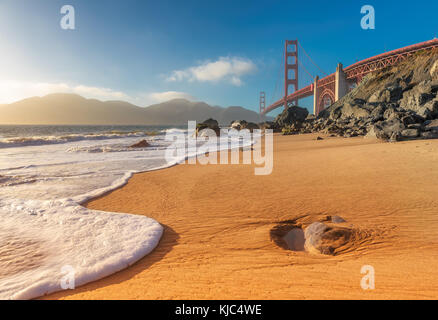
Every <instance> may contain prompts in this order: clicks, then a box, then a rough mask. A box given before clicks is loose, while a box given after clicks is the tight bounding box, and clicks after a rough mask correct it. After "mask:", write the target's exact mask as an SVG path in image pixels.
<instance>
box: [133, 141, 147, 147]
mask: <svg viewBox="0 0 438 320" xmlns="http://www.w3.org/2000/svg"><path fill="white" fill-rule="evenodd" d="M149 146H150V144H149V143H148V142H147V141H146V140H141V141H140V142H137V143H135V144H133V145H132V146H130V148H147V147H149Z"/></svg>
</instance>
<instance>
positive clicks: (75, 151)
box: [0, 126, 251, 299]
mask: <svg viewBox="0 0 438 320" xmlns="http://www.w3.org/2000/svg"><path fill="white" fill-rule="evenodd" d="M166 132H172V133H173V134H176V135H182V136H184V137H187V135H188V133H187V130H184V129H183V128H169V127H168V128H165V127H141V126H124V127H120V126H117V127H108V126H0V218H1V220H0V299H30V298H35V297H38V296H42V295H45V294H48V293H51V292H55V291H59V290H63V289H65V283H69V284H70V285H72V283H74V286H76V287H77V286H80V285H82V284H85V283H87V282H90V281H93V280H97V279H99V278H102V277H105V276H107V275H110V274H112V273H114V272H117V271H119V270H121V269H124V268H126V267H128V266H129V265H131V264H133V263H134V262H136V261H137V260H139V259H140V258H142V257H144V256H145V255H147V254H149V253H150V252H151V251H152V250H153V249H154V248H155V247H156V246H157V245H158V243H159V240H160V238H161V236H162V233H163V228H162V226H161V225H160V224H159V222H158V221H155V220H153V219H151V218H148V217H145V216H138V215H131V214H125V213H112V212H101V211H95V210H89V209H86V208H84V207H83V206H82V204H83V203H84V202H85V201H87V200H89V199H91V198H93V197H96V196H99V195H102V194H104V193H106V192H108V191H111V190H113V189H115V188H117V187H120V186H122V185H123V184H125V183H126V182H127V181H128V179H129V178H130V177H131V176H132V174H134V173H137V172H144V171H150V170H157V169H162V168H166V167H170V166H172V165H175V164H177V163H178V162H181V161H182V160H184V159H185V158H187V157H192V156H195V155H196V154H197V152H198V146H199V144H200V143H202V141H201V142H198V144H197V145H196V147H195V148H187V150H186V152H185V153H184V154H181V153H177V152H175V156H174V157H169V156H167V157H166V156H165V154H166V150H167V151H169V149H172V148H175V149H176V148H177V145H176V144H175V143H173V142H170V141H167V140H166V139H165V133H166ZM142 139H146V140H147V141H148V142H149V143H150V146H149V147H147V148H140V149H134V148H130V146H131V145H132V144H134V143H136V142H139V141H140V140H142ZM172 143H173V144H172ZM203 143H204V145H205V143H206V142H203ZM250 143H251V142H245V144H246V145H248V144H250ZM213 148H218V146H217V145H215V146H210V150H212V149H213ZM167 154H168V155H169V153H167ZM145 197H147V195H145ZM66 279H67V280H66Z"/></svg>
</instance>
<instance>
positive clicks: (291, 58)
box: [260, 39, 438, 115]
mask: <svg viewBox="0 0 438 320" xmlns="http://www.w3.org/2000/svg"><path fill="white" fill-rule="evenodd" d="M437 47H438V39H433V40H429V41H426V42H421V43H417V44H414V45H410V46H407V47H404V48H400V49H397V50H392V51H389V52H385V53H382V54H379V55H376V56H374V57H371V58H368V59H364V60H362V61H359V62H356V63H354V64H352V65H351V66H348V67H346V68H344V67H343V66H342V64H341V63H339V64H338V66H337V68H336V72H334V73H332V74H330V75H328V76H326V77H324V78H321V79H319V77H316V78H315V79H314V82H313V83H312V84H310V85H308V86H306V87H304V88H301V89H298V40H286V42H285V48H284V50H285V54H284V58H285V61H284V93H285V94H284V97H283V98H281V99H280V100H278V101H276V102H274V103H273V104H271V105H269V106H268V107H266V105H265V96H264V93H263V103H262V99H261V103H260V114H261V115H265V114H267V113H269V112H271V111H272V110H275V109H277V108H279V107H282V106H284V107H285V108H286V107H287V106H288V105H290V104H294V105H298V100H299V99H303V98H306V97H310V96H313V113H314V114H315V115H318V114H319V113H320V112H321V111H322V110H324V109H325V108H327V107H328V106H330V105H331V104H333V103H334V102H336V101H338V100H339V99H340V98H342V97H343V96H344V95H346V94H347V93H348V92H349V91H350V90H351V89H352V88H353V87H354V86H356V85H358V84H359V83H360V81H361V80H362V78H363V77H364V76H365V75H367V74H368V73H371V72H373V71H376V70H380V69H383V68H386V67H388V66H392V65H395V64H397V63H399V62H400V61H402V60H404V59H405V58H406V57H408V56H410V55H412V54H414V53H415V52H418V51H423V50H430V49H433V48H437ZM290 71H293V72H290ZM291 85H293V86H294V92H293V93H291V94H289V93H288V89H289V86H291Z"/></svg>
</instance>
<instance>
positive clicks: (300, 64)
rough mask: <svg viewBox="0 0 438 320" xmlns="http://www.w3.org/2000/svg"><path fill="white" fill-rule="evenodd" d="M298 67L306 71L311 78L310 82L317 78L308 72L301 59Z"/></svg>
mask: <svg viewBox="0 0 438 320" xmlns="http://www.w3.org/2000/svg"><path fill="white" fill-rule="evenodd" d="M298 65H299V66H300V67H302V68H303V69H304V71H305V72H306V73H307V74H308V75H309V76H310V82H313V79H315V77H314V76H313V75H312V74H311V73H310V72H309V71H307V69H306V67H305V66H304V64H303V63H302V62H301V60H300V59H298Z"/></svg>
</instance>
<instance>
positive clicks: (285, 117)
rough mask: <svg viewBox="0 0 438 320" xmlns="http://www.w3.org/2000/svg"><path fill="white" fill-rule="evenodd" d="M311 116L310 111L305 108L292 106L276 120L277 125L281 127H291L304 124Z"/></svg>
mask: <svg viewBox="0 0 438 320" xmlns="http://www.w3.org/2000/svg"><path fill="white" fill-rule="evenodd" d="M308 115H309V111H307V109H305V108H300V107H297V106H292V107H289V108H287V109H285V110H284V111H283V112H282V113H281V114H279V115H278V116H277V118H275V123H276V125H277V126H279V127H284V126H290V125H292V124H297V123H302V122H304V121H305V120H306V118H307V116H308Z"/></svg>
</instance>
